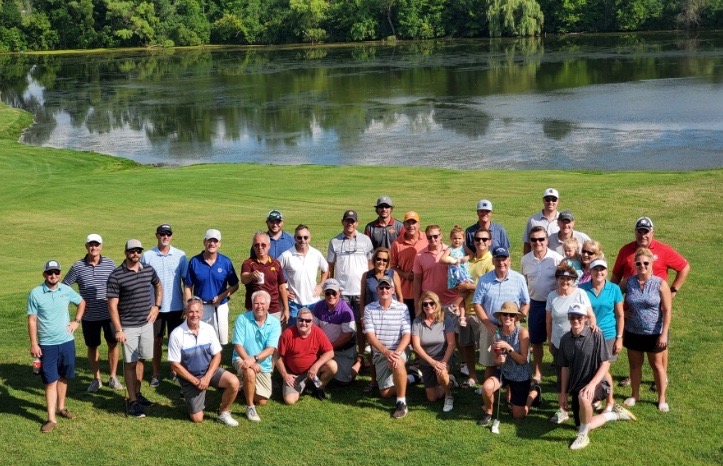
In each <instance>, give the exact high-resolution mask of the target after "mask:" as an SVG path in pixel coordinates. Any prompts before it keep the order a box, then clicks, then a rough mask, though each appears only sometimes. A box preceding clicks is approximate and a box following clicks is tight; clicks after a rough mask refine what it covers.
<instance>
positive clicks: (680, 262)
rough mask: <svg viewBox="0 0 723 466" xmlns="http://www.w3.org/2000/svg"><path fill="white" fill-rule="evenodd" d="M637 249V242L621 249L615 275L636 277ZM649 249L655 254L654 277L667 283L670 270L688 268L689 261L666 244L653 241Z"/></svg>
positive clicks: (615, 266)
mask: <svg viewBox="0 0 723 466" xmlns="http://www.w3.org/2000/svg"><path fill="white" fill-rule="evenodd" d="M637 249H638V245H637V243H636V242H635V241H633V242H632V243H628V244H626V245H625V246H623V247H622V248H620V252H618V257H617V258H616V259H615V265H614V266H613V273H614V274H615V275H617V276H618V277H621V278H623V277H629V276H631V275H635V251H637ZM649 249H650V252H652V253H653V275H655V276H656V277H660V278H662V279H663V280H665V281H668V269H673V270H675V271H676V272H680V271H681V270H683V269H684V268H686V267H687V266H688V261H687V260H685V258H684V257H683V256H681V255H680V254H679V253H678V252H677V251H676V250H675V249H673V248H672V247H670V246H668V245H667V244H665V243H661V242H660V241H656V240H653V241H651V243H650V248H649Z"/></svg>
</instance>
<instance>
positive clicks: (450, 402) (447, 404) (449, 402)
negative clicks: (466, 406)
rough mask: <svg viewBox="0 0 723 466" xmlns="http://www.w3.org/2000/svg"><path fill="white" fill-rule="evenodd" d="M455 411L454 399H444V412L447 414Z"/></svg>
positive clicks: (450, 397)
mask: <svg viewBox="0 0 723 466" xmlns="http://www.w3.org/2000/svg"><path fill="white" fill-rule="evenodd" d="M453 409H454V397H453V396H448V397H447V398H445V399H444V406H443V407H442V411H444V412H445V413H448V412H450V411H452V410H453Z"/></svg>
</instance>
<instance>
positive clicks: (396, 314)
mask: <svg viewBox="0 0 723 466" xmlns="http://www.w3.org/2000/svg"><path fill="white" fill-rule="evenodd" d="M364 333H374V336H375V337H377V340H379V342H380V343H381V344H382V345H384V346H385V347H386V348H387V349H390V350H396V349H397V345H398V344H399V341H400V340H401V339H402V335H405V334H407V333H412V328H411V324H410V323H409V311H408V310H407V306H405V305H404V304H403V303H400V302H399V301H394V300H393V301H392V304H391V305H390V306H389V308H388V309H384V308H382V306H381V305H380V304H379V301H374V302H373V303H370V304H367V306H366V307H365V308H364ZM375 351H376V350H375Z"/></svg>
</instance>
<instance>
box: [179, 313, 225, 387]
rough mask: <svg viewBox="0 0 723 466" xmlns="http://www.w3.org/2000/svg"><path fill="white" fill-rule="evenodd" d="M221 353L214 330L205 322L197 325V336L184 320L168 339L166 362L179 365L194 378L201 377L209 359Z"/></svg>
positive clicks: (209, 363) (208, 363) (206, 369)
mask: <svg viewBox="0 0 723 466" xmlns="http://www.w3.org/2000/svg"><path fill="white" fill-rule="evenodd" d="M220 352H221V343H220V342H219V341H218V336H217V335H216V330H215V329H214V328H213V327H212V326H211V325H209V324H207V323H205V322H199V323H198V335H196V334H194V333H193V332H192V331H191V329H189V328H188V323H187V322H186V321H185V320H184V321H183V322H182V323H181V325H179V326H178V327H176V328H175V329H173V331H172V332H171V334H170V335H169V337H168V361H169V362H177V363H180V364H181V365H182V366H183V367H185V368H186V370H188V372H190V373H191V374H193V375H194V376H195V377H202V376H204V375H205V374H206V372H207V371H208V366H209V365H211V359H213V357H214V356H215V355H217V354H218V353H220Z"/></svg>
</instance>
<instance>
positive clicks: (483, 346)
mask: <svg viewBox="0 0 723 466" xmlns="http://www.w3.org/2000/svg"><path fill="white" fill-rule="evenodd" d="M494 340H495V339H494V335H493V334H492V333H490V331H489V329H488V328H487V327H485V326H484V325H482V327H480V331H479V363H480V364H482V365H483V366H485V367H492V366H495V365H496V364H495V354H494V351H492V343H494Z"/></svg>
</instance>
